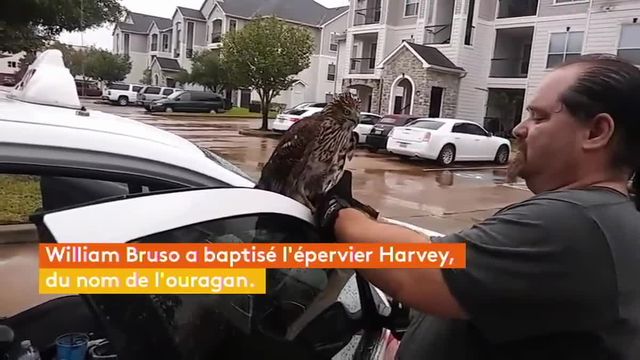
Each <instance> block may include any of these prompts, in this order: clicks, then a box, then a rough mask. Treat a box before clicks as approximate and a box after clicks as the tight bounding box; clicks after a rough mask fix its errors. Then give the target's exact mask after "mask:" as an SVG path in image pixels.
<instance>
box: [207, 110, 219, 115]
mask: <svg viewBox="0 0 640 360" xmlns="http://www.w3.org/2000/svg"><path fill="white" fill-rule="evenodd" d="M217 113H218V112H217V111H216V109H211V110H209V114H217Z"/></svg>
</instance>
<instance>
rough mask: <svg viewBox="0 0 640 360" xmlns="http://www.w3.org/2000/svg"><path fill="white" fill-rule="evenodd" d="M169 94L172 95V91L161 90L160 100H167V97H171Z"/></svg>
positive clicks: (168, 89) (167, 89)
mask: <svg viewBox="0 0 640 360" xmlns="http://www.w3.org/2000/svg"><path fill="white" fill-rule="evenodd" d="M171 94H173V89H171V88H165V89H162V96H161V98H162V99H166V98H167V97H168V96H169V95H171Z"/></svg>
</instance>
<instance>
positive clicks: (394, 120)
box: [380, 117, 402, 124]
mask: <svg viewBox="0 0 640 360" xmlns="http://www.w3.org/2000/svg"><path fill="white" fill-rule="evenodd" d="M401 121H402V119H397V118H392V117H386V118H383V119H382V120H380V124H397V123H399V122H401Z"/></svg>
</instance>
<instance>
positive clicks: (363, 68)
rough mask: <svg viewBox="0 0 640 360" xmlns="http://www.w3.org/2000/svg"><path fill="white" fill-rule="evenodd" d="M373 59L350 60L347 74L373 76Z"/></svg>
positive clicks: (374, 63) (374, 60) (374, 62)
mask: <svg viewBox="0 0 640 360" xmlns="http://www.w3.org/2000/svg"><path fill="white" fill-rule="evenodd" d="M375 66H376V59H375V58H351V66H350V67H349V74H373V70H374V68H375Z"/></svg>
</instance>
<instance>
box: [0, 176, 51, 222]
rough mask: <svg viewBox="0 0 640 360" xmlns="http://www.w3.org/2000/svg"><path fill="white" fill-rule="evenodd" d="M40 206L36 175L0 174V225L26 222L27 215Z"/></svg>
mask: <svg viewBox="0 0 640 360" xmlns="http://www.w3.org/2000/svg"><path fill="white" fill-rule="evenodd" d="M40 207H42V198H41V196H40V181H39V179H38V177H35V176H24V175H0V225H7V224H24V223H28V222H29V215H31V214H32V213H33V212H34V211H35V210H37V209H38V208H40Z"/></svg>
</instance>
